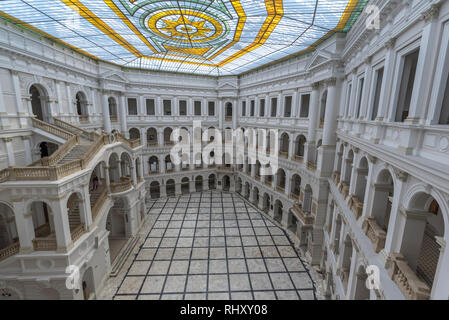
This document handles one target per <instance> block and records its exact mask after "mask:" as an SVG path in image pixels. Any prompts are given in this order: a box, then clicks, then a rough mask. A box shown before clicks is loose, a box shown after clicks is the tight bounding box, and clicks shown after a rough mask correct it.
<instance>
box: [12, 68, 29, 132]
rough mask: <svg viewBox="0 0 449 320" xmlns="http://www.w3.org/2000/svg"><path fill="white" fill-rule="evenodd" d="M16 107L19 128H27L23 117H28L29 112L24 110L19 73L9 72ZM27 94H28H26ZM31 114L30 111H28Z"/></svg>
mask: <svg viewBox="0 0 449 320" xmlns="http://www.w3.org/2000/svg"><path fill="white" fill-rule="evenodd" d="M11 76H12V81H13V87H14V93H15V99H16V105H17V115H18V116H19V121H20V127H21V128H25V127H27V119H26V118H25V117H27V116H28V114H29V112H28V110H26V108H24V105H23V102H22V91H21V89H20V81H19V73H18V72H17V71H11ZM27 94H28V93H27ZM29 111H30V112H31V110H29Z"/></svg>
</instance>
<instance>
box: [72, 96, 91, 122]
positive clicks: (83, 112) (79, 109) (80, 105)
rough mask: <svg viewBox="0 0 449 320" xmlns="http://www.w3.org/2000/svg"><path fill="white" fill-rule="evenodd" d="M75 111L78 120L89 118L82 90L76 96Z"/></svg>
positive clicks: (82, 120)
mask: <svg viewBox="0 0 449 320" xmlns="http://www.w3.org/2000/svg"><path fill="white" fill-rule="evenodd" d="M75 99H76V113H77V114H78V117H79V120H80V122H87V121H88V120H89V116H88V114H89V110H88V109H87V98H86V95H85V94H84V92H81V91H79V92H78V93H77V94H76V96H75Z"/></svg>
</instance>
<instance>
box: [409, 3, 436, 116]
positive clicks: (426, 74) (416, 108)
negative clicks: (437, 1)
mask: <svg viewBox="0 0 449 320" xmlns="http://www.w3.org/2000/svg"><path fill="white" fill-rule="evenodd" d="M438 16H439V7H438V6H436V5H432V6H431V7H430V9H429V10H427V11H426V12H424V13H422V18H423V20H424V21H425V22H426V23H427V24H426V26H425V27H424V28H423V30H422V36H421V45H420V49H419V58H418V63H417V66H416V78H415V84H414V87H413V92H412V97H411V101H410V110H409V114H408V118H407V121H408V122H412V123H422V122H424V121H425V118H426V115H427V110H428V106H429V101H430V95H431V91H432V90H431V86H432V79H433V77H434V74H435V70H434V68H432V66H435V65H436V59H437V57H438V56H437V53H438V50H437V46H438V45H439V43H438V40H439V37H440V33H439V30H438V28H439V24H440V22H439V21H438Z"/></svg>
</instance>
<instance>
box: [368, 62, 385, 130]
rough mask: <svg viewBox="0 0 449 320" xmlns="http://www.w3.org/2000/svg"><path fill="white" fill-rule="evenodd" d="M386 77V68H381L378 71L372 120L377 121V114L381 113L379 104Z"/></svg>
mask: <svg viewBox="0 0 449 320" xmlns="http://www.w3.org/2000/svg"><path fill="white" fill-rule="evenodd" d="M383 77H384V68H381V69H379V70H377V71H376V83H375V85H376V87H375V88H374V103H373V110H372V112H371V120H373V121H374V120H376V118H377V113H378V112H379V103H380V90H381V89H382V81H383Z"/></svg>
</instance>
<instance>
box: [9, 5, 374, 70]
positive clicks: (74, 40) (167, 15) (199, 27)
mask: <svg viewBox="0 0 449 320" xmlns="http://www.w3.org/2000/svg"><path fill="white" fill-rule="evenodd" d="M366 2H367V0H212V1H211V0H184V1H182V0H178V1H168V0H51V1H48V0H3V1H0V15H1V16H2V17H3V18H4V19H7V20H9V21H11V22H13V23H15V24H18V25H20V26H22V27H25V28H28V29H32V30H33V31H37V32H40V33H42V34H44V35H45V36H47V37H51V38H53V39H56V40H58V41H61V42H63V43H64V44H65V45H69V46H71V47H73V48H75V49H76V50H79V51H82V52H83V53H85V54H88V55H90V56H92V57H94V58H96V59H100V60H104V61H108V62H112V63H115V64H118V65H121V66H124V67H132V68H142V69H150V70H161V71H174V72H186V73H196V74H208V75H231V74H239V73H242V72H245V71H248V70H251V69H253V68H256V67H259V66H261V65H264V64H267V63H270V62H273V61H276V60H279V59H282V58H284V57H287V56H289V55H292V54H295V53H300V52H304V51H305V50H309V49H311V48H313V46H314V45H315V44H316V43H318V42H319V41H320V40H322V39H324V38H325V37H327V36H328V35H330V34H332V33H333V32H336V31H347V30H348V29H349V28H350V27H351V25H352V23H353V22H354V21H355V19H356V18H357V16H358V15H359V14H360V13H361V12H362V11H363V8H364V6H365V5H366Z"/></svg>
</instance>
